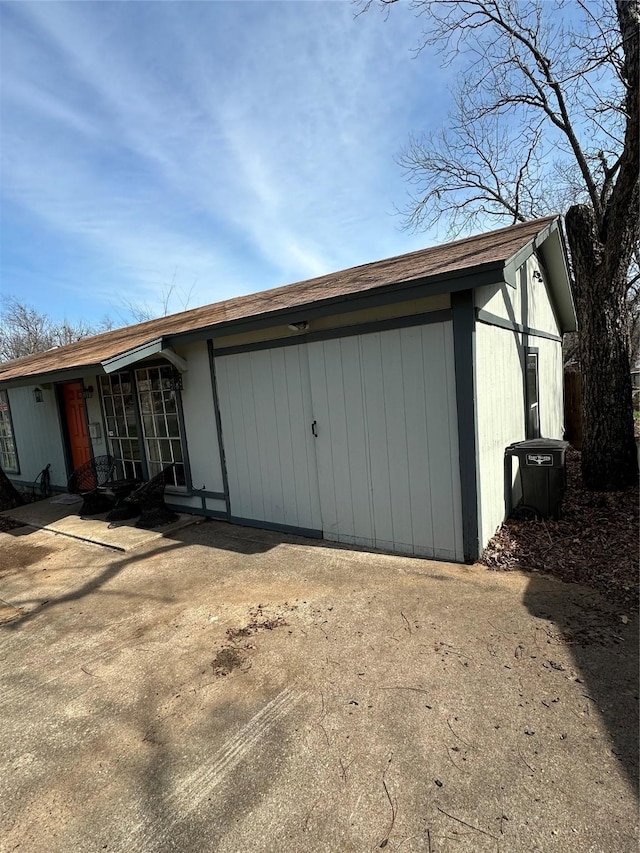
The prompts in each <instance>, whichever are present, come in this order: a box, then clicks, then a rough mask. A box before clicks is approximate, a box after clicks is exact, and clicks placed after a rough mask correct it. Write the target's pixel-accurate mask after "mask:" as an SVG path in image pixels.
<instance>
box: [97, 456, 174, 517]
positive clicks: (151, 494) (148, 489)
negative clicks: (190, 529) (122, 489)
mask: <svg viewBox="0 0 640 853" xmlns="http://www.w3.org/2000/svg"><path fill="white" fill-rule="evenodd" d="M174 468H175V462H174V463H172V464H171V465H167V467H166V468H163V469H162V471H160V473H159V474H156V475H155V477H152V478H151V479H150V480H149V482H147V483H143V484H142V485H141V486H138V488H137V489H135V490H134V491H133V492H131V494H130V495H129V496H128V497H126V498H125V499H124V500H123V501H122V503H121V504H120V505H119V506H117V507H116V508H115V509H113V510H112V511H111V512H110V513H109V515H108V516H107V520H108V521H124V520H125V519H127V518H134V517H135V516H136V515H139V516H140V518H139V519H138V520H137V521H136V527H141V528H143V529H145V530H150V529H152V528H153V527H160V525H162V524H168V523H169V522H170V521H175V520H176V518H177V517H178V515H177V513H175V512H173V510H171V509H169V507H168V506H167V505H166V504H165V502H164V490H165V487H166V485H167V482H168V481H169V476H170V474H171V471H172V470H173V469H174Z"/></svg>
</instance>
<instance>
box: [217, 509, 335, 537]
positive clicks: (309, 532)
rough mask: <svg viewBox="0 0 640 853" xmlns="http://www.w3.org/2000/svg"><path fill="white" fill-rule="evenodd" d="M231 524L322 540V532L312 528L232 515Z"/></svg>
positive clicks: (230, 517)
mask: <svg viewBox="0 0 640 853" xmlns="http://www.w3.org/2000/svg"><path fill="white" fill-rule="evenodd" d="M229 522H230V523H231V524H238V525H239V526H240V527H256V528H258V529H259V530H275V531H277V532H278V533H290V534H291V535H292V536H306V537H307V539H322V530H315V529H314V528H312V527H293V526H292V525H291V524H277V523H276V522H273V521H256V520H255V519H253V518H238V516H237V515H230V516H229Z"/></svg>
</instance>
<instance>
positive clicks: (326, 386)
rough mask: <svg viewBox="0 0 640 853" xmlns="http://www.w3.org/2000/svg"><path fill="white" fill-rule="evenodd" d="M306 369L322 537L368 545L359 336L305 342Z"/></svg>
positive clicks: (370, 522)
mask: <svg viewBox="0 0 640 853" xmlns="http://www.w3.org/2000/svg"><path fill="white" fill-rule="evenodd" d="M309 369H310V374H311V387H312V393H313V411H314V417H315V418H316V419H317V423H318V427H317V430H318V438H317V439H316V457H317V460H318V483H319V487H320V495H321V507H322V527H323V533H324V536H325V537H326V538H327V539H333V540H334V541H339V542H347V543H350V544H364V545H367V544H370V543H371V541H372V539H373V535H374V533H373V520H372V513H371V505H370V500H369V498H368V493H369V489H368V482H369V477H368V458H369V454H368V443H367V440H366V429H365V423H366V417H365V410H364V396H363V394H364V392H363V387H362V379H361V367H360V347H359V339H358V338H355V337H351V338H342V339H339V340H335V341H331V346H325V344H322V343H320V344H310V345H309ZM354 495H358V496H359V500H357V501H355V500H354Z"/></svg>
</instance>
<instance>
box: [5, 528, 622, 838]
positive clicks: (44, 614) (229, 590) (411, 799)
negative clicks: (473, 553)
mask: <svg viewBox="0 0 640 853" xmlns="http://www.w3.org/2000/svg"><path fill="white" fill-rule="evenodd" d="M0 598H1V599H2V602H1V603H2V604H3V606H4V610H3V612H2V614H0V622H4V624H1V625H0V660H1V661H2V664H1V667H2V692H1V695H0V702H1V705H2V711H1V713H2V721H3V722H2V726H0V802H1V803H2V808H1V809H0V849H1V850H2V851H13V850H19V851H20V850H24V851H29V853H40V852H41V851H42V853H45V851H46V853H69V851H83V853H89V851H96V852H97V851H103V850H106V851H121V853H151V851H158V853H164V851H170V850H175V851H180V853H203V851H212V853H213V851H216V853H231V851H234V853H244V851H274V853H275V851H279V853H281V851H285V853H287V851H290V853H301V851H318V853H320V851H322V853H327V851H363V853H364V851H374V850H387V851H401V853H408V851H426V853H484V851H491V853H495V851H502V853H514V851H522V853H530V851H544V853H547V851H552V852H553V853H588V851H594V853H596V851H601V853H605V851H606V853H613V851H616V853H625V851H635V850H636V849H637V840H638V834H637V822H636V816H637V811H636V807H637V803H636V797H635V793H636V785H637V700H638V683H637V681H638V661H637V647H638V645H637V641H638V625H637V619H636V618H635V616H633V614H621V613H618V612H616V611H615V610H613V609H612V608H611V607H610V606H609V605H608V604H607V603H606V602H605V601H604V600H602V599H601V598H599V596H598V595H597V594H595V593H593V592H592V591H590V590H587V589H584V588H580V587H575V586H566V585H563V584H561V583H559V582H557V581H554V580H550V579H546V578H543V577H541V576H535V575H534V576H528V575H525V574H519V573H518V574H515V573H514V574H511V575H505V574H492V573H490V572H487V571H486V570H484V569H482V568H481V567H467V566H454V565H448V564H444V563H433V562H429V561H426V560H417V559H408V558H403V557H396V556H390V555H385V554H379V553H376V554H374V553H366V552H362V551H357V550H350V549H347V548H337V547H336V548H333V547H330V546H328V545H327V543H318V542H312V541H309V540H303V539H297V538H294V537H287V536H280V535H278V534H274V533H266V532H261V531H255V530H248V529H242V528H237V527H233V526H231V525H227V524H223V523H212V522H206V523H201V524H196V525H192V526H190V527H187V528H185V529H183V530H180V531H175V532H174V533H173V534H170V535H169V536H165V537H164V538H161V539H155V540H153V541H151V542H148V543H146V544H143V545H142V546H140V547H138V548H136V550H135V551H130V552H126V553H114V552H113V551H110V550H108V549H106V548H103V547H98V546H96V545H92V544H90V543H85V542H80V541H78V540H74V539H70V538H65V537H62V536H54V535H52V534H51V533H49V532H47V531H44V530H38V531H35V530H32V529H30V528H20V529H18V530H15V531H12V532H10V533H6V534H0Z"/></svg>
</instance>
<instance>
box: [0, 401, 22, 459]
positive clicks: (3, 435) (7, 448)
mask: <svg viewBox="0 0 640 853" xmlns="http://www.w3.org/2000/svg"><path fill="white" fill-rule="evenodd" d="M0 466H2V470H3V471H7V473H9V474H19V473H20V466H19V465H18V454H17V452H16V443H15V439H14V437H13V423H12V421H11V409H10V408H9V395H8V394H7V392H6V391H0Z"/></svg>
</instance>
